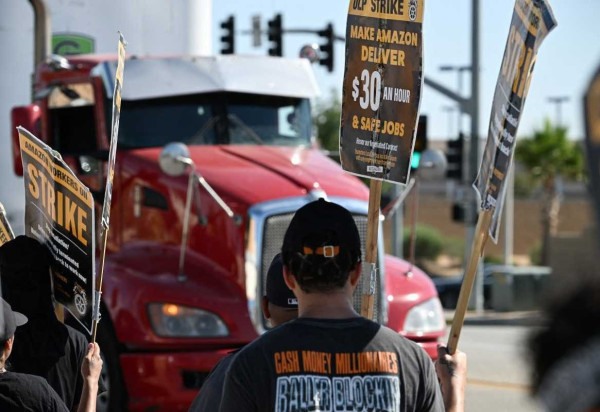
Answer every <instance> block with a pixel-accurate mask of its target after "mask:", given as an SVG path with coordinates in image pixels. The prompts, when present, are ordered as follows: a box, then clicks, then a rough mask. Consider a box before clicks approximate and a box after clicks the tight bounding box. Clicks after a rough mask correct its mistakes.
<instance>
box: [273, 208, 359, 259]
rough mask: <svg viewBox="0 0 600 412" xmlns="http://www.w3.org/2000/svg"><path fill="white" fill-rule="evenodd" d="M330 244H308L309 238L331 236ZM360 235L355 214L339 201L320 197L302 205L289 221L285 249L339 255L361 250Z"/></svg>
mask: <svg viewBox="0 0 600 412" xmlns="http://www.w3.org/2000/svg"><path fill="white" fill-rule="evenodd" d="M332 237H333V239H335V240H332V241H331V244H326V245H320V246H318V247H316V246H315V245H311V244H308V242H307V239H308V238H322V239H324V238H332ZM360 246H361V242H360V235H359V234H358V228H357V227H356V222H355V221H354V218H353V217H352V214H350V212H349V211H348V210H346V209H345V208H343V207H342V206H340V205H338V204H337V203H333V202H328V201H326V200H324V199H319V200H316V201H314V202H311V203H308V204H306V205H304V206H302V207H301V208H300V209H298V211H297V212H296V214H295V215H294V217H293V218H292V221H291V222H290V226H289V227H288V229H287V231H286V232H285V236H284V238H283V247H282V250H283V251H284V252H297V253H300V254H303V255H312V254H315V255H322V256H323V257H325V258H332V257H336V256H337V255H338V254H340V253H349V252H353V253H358V256H360Z"/></svg>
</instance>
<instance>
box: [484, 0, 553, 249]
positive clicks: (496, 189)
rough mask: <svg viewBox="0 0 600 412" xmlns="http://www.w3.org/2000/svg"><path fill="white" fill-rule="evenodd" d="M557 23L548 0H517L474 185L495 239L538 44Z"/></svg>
mask: <svg viewBox="0 0 600 412" xmlns="http://www.w3.org/2000/svg"><path fill="white" fill-rule="evenodd" d="M555 26H556V20H555V18H554V15H553V13H552V9H551V8H550V5H549V3H548V1H547V0H516V3H515V8H514V12H513V17H512V21H511V25H510V31H509V34H508V40H507V42H506V48H505V50H504V58H503V59H502V66H501V68H500V75H499V76H498V82H497V84H496V90H495V92H494V100H493V102H492V113H491V116H490V126H489V131H488V139H487V143H486V146H485V152H484V154H483V159H482V162H481V166H480V169H479V174H478V176H477V179H476V181H475V183H474V184H473V186H474V188H475V189H476V190H477V192H478V193H479V195H480V197H481V205H482V208H483V209H484V210H490V209H493V217H492V221H491V225H490V229H489V234H490V236H491V237H492V239H493V240H494V242H496V241H497V236H498V228H499V224H500V216H501V213H502V205H503V202H504V193H505V190H506V185H505V184H504V181H505V179H506V176H507V174H508V169H509V167H510V165H511V163H512V158H513V153H514V148H515V138H516V134H517V128H518V126H519V121H520V119H521V113H522V110H523V106H524V105H525V98H526V97H527V92H528V90H529V84H530V82H531V78H532V72H533V68H534V66H535V59H536V56H537V52H538V49H539V47H540V44H541V43H542V41H543V40H544V38H545V37H546V35H548V33H549V32H550V31H551V30H552V29H553V28H554V27H555Z"/></svg>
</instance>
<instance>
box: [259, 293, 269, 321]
mask: <svg viewBox="0 0 600 412" xmlns="http://www.w3.org/2000/svg"><path fill="white" fill-rule="evenodd" d="M260 307H261V309H262V312H263V316H264V317H265V318H267V319H271V312H270V311H269V299H267V297H266V296H263V297H262V299H261V301H260Z"/></svg>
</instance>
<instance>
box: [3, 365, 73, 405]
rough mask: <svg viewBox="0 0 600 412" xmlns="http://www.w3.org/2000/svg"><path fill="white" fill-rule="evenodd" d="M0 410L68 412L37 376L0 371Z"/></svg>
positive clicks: (52, 391) (57, 397)
mask: <svg viewBox="0 0 600 412" xmlns="http://www.w3.org/2000/svg"><path fill="white" fill-rule="evenodd" d="M0 411H2V412H38V411H39V412H55V411H58V412H68V409H67V407H66V406H65V404H64V402H63V401H62V399H60V397H59V396H58V394H57V393H56V392H55V391H54V389H52V388H51V387H50V385H48V382H46V380H45V379H43V378H40V377H39V376H33V375H26V374H24V373H15V372H4V373H0Z"/></svg>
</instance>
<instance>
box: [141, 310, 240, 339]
mask: <svg viewBox="0 0 600 412" xmlns="http://www.w3.org/2000/svg"><path fill="white" fill-rule="evenodd" d="M148 313H149V315H150V323H151V324H152V329H153V330H154V332H155V333H156V334H157V335H158V336H164V337H181V338H214V337H219V336H227V335H228V334H229V330H228V329H227V326H225V323H224V322H223V321H222V320H221V318H220V317H218V316H217V315H215V314H214V313H210V312H208V311H205V310H202V309H195V308H189V307H185V306H180V305H175V304H172V303H151V304H150V305H148Z"/></svg>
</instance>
